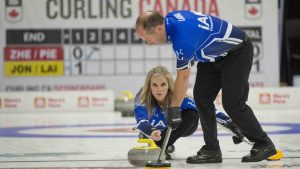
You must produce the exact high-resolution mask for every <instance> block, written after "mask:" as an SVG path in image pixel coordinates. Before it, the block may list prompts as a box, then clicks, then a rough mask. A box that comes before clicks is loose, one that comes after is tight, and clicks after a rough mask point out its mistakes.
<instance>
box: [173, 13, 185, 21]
mask: <svg viewBox="0 0 300 169" xmlns="http://www.w3.org/2000/svg"><path fill="white" fill-rule="evenodd" d="M174 17H175V18H176V19H178V21H185V18H184V17H183V16H182V15H181V13H175V14H174Z"/></svg>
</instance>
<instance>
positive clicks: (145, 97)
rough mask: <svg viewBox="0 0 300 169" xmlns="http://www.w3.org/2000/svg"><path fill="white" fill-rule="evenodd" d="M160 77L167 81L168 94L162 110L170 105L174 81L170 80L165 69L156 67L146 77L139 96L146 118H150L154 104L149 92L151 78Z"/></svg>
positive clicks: (169, 74) (168, 73) (170, 76)
mask: <svg viewBox="0 0 300 169" xmlns="http://www.w3.org/2000/svg"><path fill="white" fill-rule="evenodd" d="M157 75H161V76H164V77H165V78H166V79H167V83H168V93H167V96H166V97H167V99H166V102H165V104H164V106H163V108H166V107H167V106H169V104H170V103H171V98H172V95H173V92H174V80H173V78H172V75H171V73H170V72H169V71H168V69H167V68H165V67H163V66H156V67H154V68H152V69H151V70H150V71H149V72H148V74H147V77H146V80H145V83H144V87H143V89H142V92H141V95H140V103H145V104H146V106H147V109H148V117H149V118H150V117H151V114H152V108H153V106H154V104H155V98H154V96H153V95H152V92H151V78H152V77H153V76H157Z"/></svg>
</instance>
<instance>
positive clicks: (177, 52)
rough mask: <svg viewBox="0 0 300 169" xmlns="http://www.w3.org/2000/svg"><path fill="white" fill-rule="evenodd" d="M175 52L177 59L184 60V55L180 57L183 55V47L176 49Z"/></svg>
mask: <svg viewBox="0 0 300 169" xmlns="http://www.w3.org/2000/svg"><path fill="white" fill-rule="evenodd" d="M175 53H176V57H177V60H183V56H181V57H180V55H183V52H182V49H179V50H176V51H175Z"/></svg>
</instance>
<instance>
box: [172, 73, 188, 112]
mask: <svg viewBox="0 0 300 169" xmlns="http://www.w3.org/2000/svg"><path fill="white" fill-rule="evenodd" d="M189 78H190V69H189V68H186V69H182V70H177V76H176V80H175V86H174V93H173V97H172V103H171V107H180V106H181V103H182V101H183V99H184V97H185V95H186V92H187V89H188V86H189Z"/></svg>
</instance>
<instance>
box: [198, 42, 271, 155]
mask: <svg viewBox="0 0 300 169" xmlns="http://www.w3.org/2000/svg"><path fill="white" fill-rule="evenodd" d="M252 60H253V46H252V43H251V41H250V40H247V41H245V42H243V45H242V46H241V47H239V48H238V49H236V50H234V51H233V52H229V53H228V55H227V56H226V57H224V58H223V59H222V60H219V61H216V62H214V63H200V62H199V63H198V64H197V75H196V81H195V86H194V99H195V101H196V105H197V108H198V109H199V113H200V122H201V126H202V130H203V136H204V141H205V144H206V147H207V148H208V149H211V150H217V149H220V146H219V141H218V139H217V125H216V116H215V106H214V103H213V102H214V100H215V98H216V96H217V94H218V92H219V91H220V89H222V102H223V108H224V110H225V111H226V113H227V114H228V115H229V117H230V118H231V119H232V121H233V122H234V123H236V124H237V126H238V127H239V128H240V129H241V130H242V132H243V133H245V136H246V137H247V138H248V139H249V140H250V141H253V142H255V143H256V144H266V143H268V142H270V140H269V138H268V137H267V134H266V133H265V132H264V131H263V130H262V128H261V126H260V124H259V122H258V120H257V119H256V117H255V115H254V113H253V111H252V109H251V108H250V107H249V106H248V105H247V104H246V103H245V102H246V101H247V99H248V93H249V83H248V79H249V74H250V70H251V66H252Z"/></svg>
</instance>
